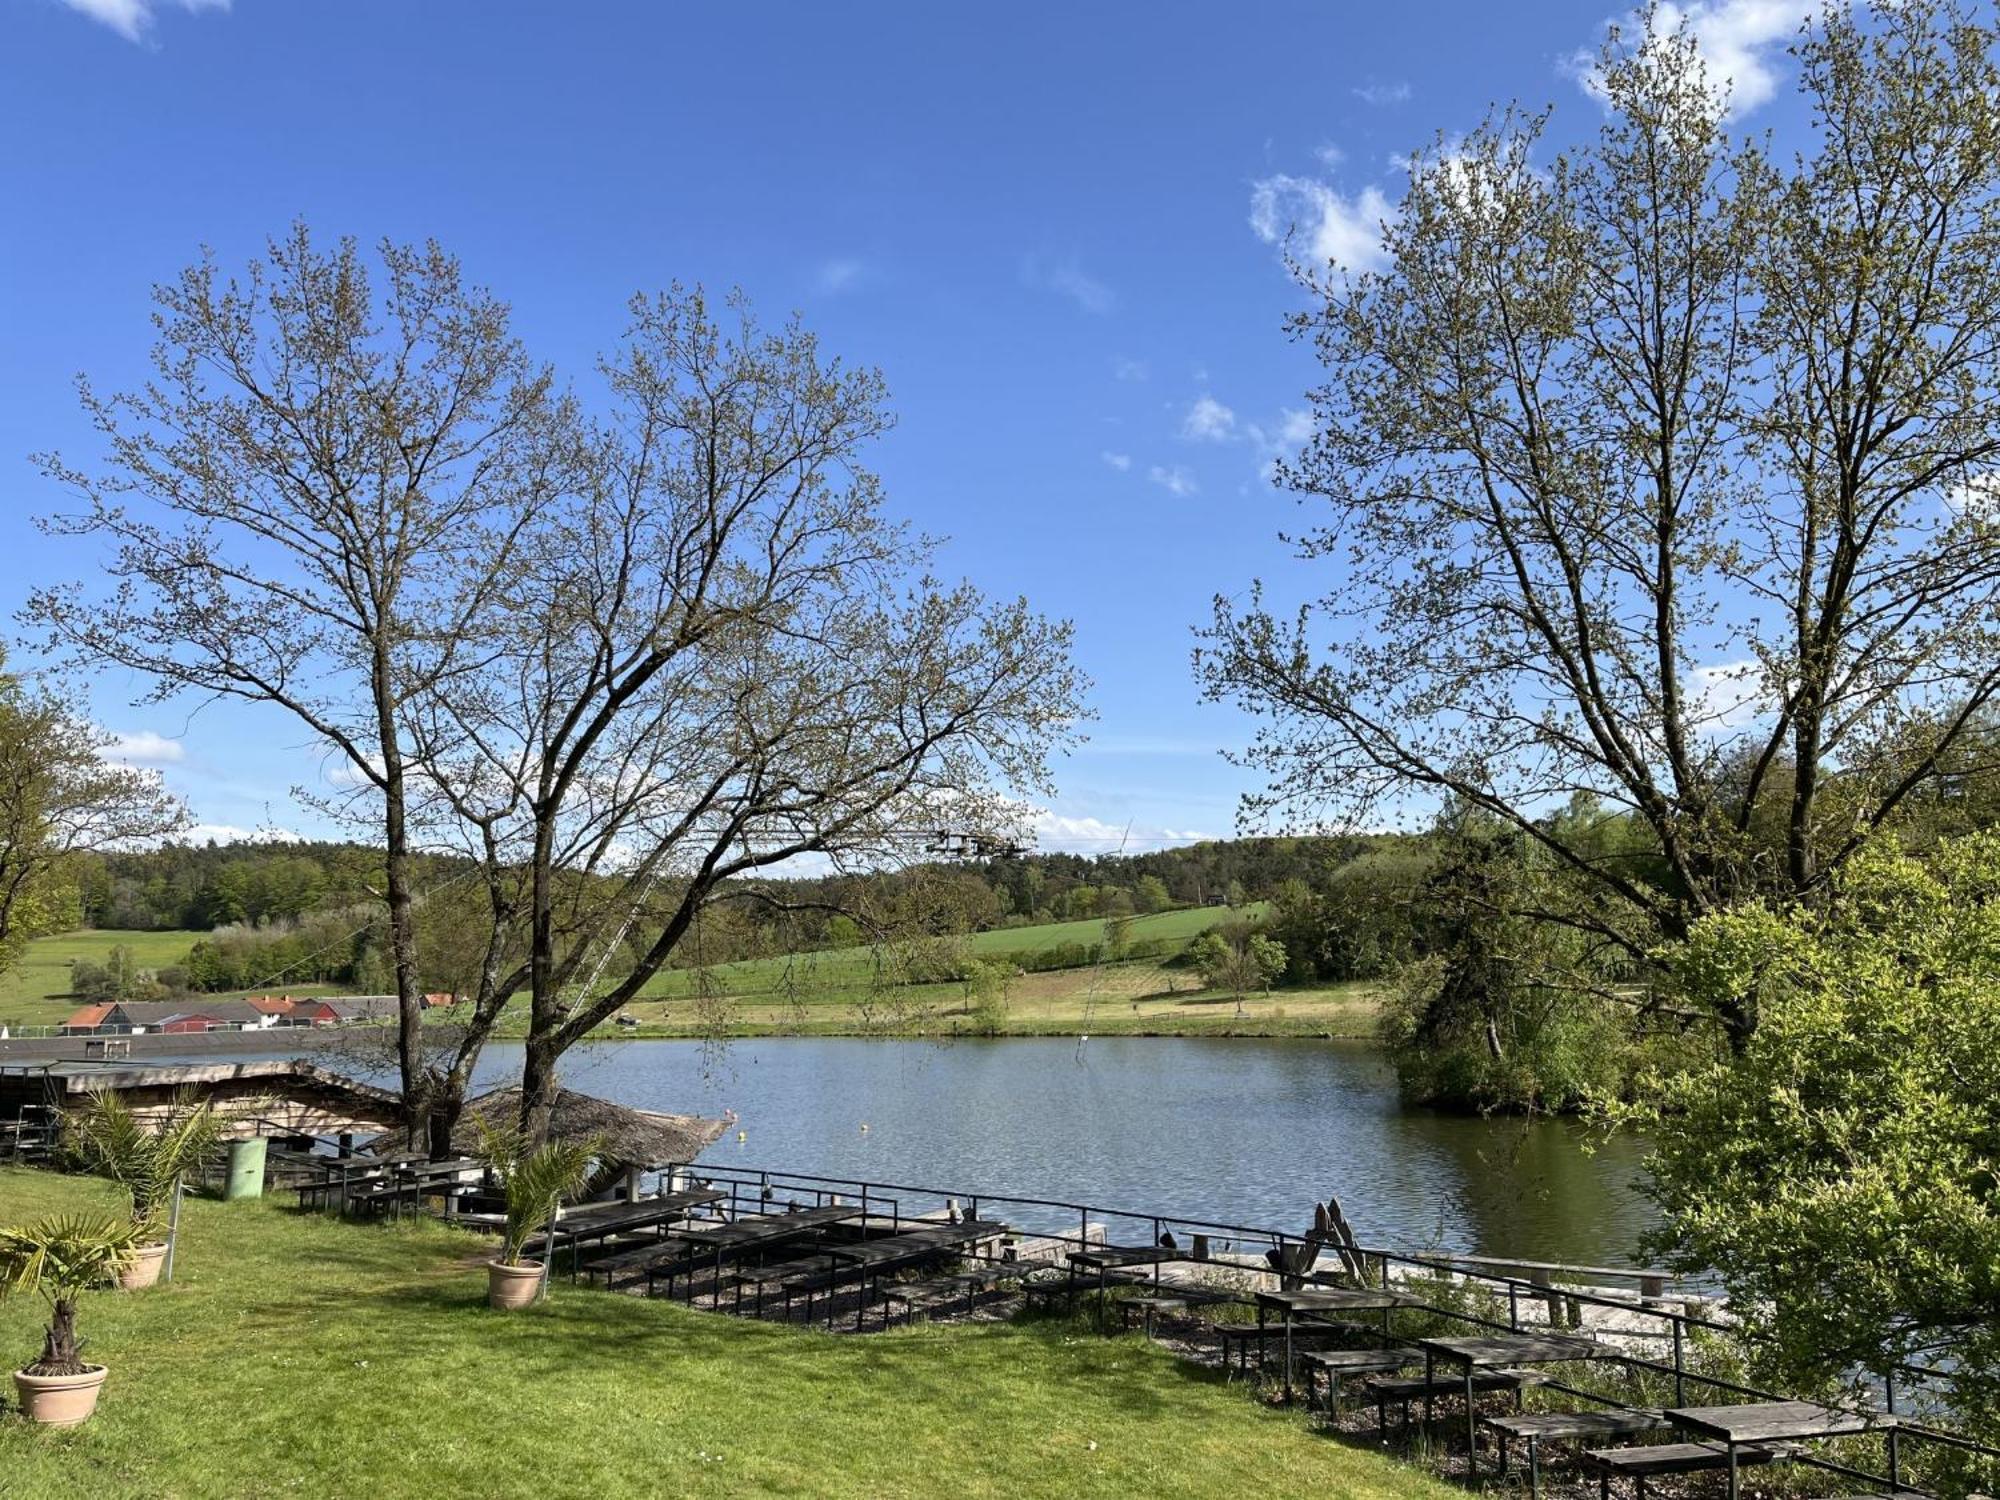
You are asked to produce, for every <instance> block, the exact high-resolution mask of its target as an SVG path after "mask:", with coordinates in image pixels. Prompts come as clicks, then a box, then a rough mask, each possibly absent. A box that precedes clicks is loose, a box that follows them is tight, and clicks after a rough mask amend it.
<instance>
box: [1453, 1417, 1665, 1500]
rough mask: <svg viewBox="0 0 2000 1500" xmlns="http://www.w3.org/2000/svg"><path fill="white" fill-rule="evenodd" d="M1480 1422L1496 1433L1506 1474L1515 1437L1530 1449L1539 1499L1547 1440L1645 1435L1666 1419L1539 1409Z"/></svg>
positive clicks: (1532, 1495)
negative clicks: (1511, 1445)
mask: <svg viewBox="0 0 2000 1500" xmlns="http://www.w3.org/2000/svg"><path fill="white" fill-rule="evenodd" d="M1479 1425H1480V1426H1481V1427H1484V1428H1486V1429H1488V1430H1489V1431H1490V1432H1492V1433H1493V1435H1494V1437H1495V1439H1496V1441H1497V1443H1498V1446H1499V1470H1500V1473H1501V1475H1502V1477H1504V1476H1505V1475H1506V1473H1507V1448H1508V1444H1509V1443H1511V1442H1512V1441H1513V1440H1515V1439H1516V1438H1519V1439H1521V1440H1522V1441H1524V1442H1525V1443H1526V1444H1527V1448H1528V1495H1529V1500H1536V1497H1538V1496H1539V1495H1540V1494H1541V1492H1542V1454H1541V1446H1542V1444H1543V1443H1545V1442H1557V1441H1562V1440H1564V1439H1583V1438H1608V1437H1644V1436H1645V1435H1647V1434H1648V1433H1654V1432H1659V1431H1661V1430H1662V1429H1664V1428H1665V1427H1666V1425H1667V1419H1666V1418H1665V1417H1663V1416H1661V1415H1660V1413H1658V1412H1656V1411H1644V1410H1634V1411H1536V1412H1526V1413H1521V1414H1517V1415H1515V1416H1511V1417H1481V1418H1480V1420H1479Z"/></svg>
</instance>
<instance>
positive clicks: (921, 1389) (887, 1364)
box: [0, 1170, 1456, 1500]
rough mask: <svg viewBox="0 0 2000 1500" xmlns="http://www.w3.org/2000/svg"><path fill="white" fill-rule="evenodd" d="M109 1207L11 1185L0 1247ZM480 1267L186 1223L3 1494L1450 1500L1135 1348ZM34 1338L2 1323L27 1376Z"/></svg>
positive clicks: (3, 1475) (101, 1187)
mask: <svg viewBox="0 0 2000 1500" xmlns="http://www.w3.org/2000/svg"><path fill="white" fill-rule="evenodd" d="M111 1203H112V1194H111V1192H110V1190H109V1188H108V1187H107V1185H106V1184H103V1183H99V1182H96V1181H92V1180H88V1179H78V1178H69V1177H62V1176H57V1175H55V1174H51V1173H40V1172H26V1171H18V1170H0V1222H16V1221H19V1220H21V1219H25V1218H29V1217H32V1216H35V1215H37V1214H40V1213H44V1212H47V1211H50V1210H56V1209H75V1208H81V1207H92V1206H105V1207H109V1206H110V1205H111ZM482 1258H483V1252H482V1250H481V1247H480V1245H479V1243H478V1242H477V1241H474V1240H472V1239H471V1238H469V1237H468V1236H466V1235H464V1234H462V1233H459V1232H455V1231H451V1230H447V1229H444V1228H441V1227H439V1226H436V1225H432V1224H428V1223H425V1224H416V1225H408V1226H403V1227H388V1226H380V1227H378V1226H362V1225H351V1224H343V1223H340V1222H339V1221H337V1220H332V1219H325V1218H319V1217H308V1216H301V1215H298V1214H296V1213H293V1212H292V1211H290V1210H288V1209H285V1208H281V1207H279V1206H278V1205H277V1204H276V1203H275V1202H266V1203H263V1204H255V1203H242V1204H220V1203H211V1202H206V1201H191V1202H190V1203H189V1205H188V1207H187V1211H186V1213H185V1215H184V1218H183V1228H182V1242H181V1249H180V1266H179V1269H178V1272H177V1279H176V1282H175V1284H174V1285H173V1286H172V1287H163V1288H159V1289H157V1290H154V1291H150V1292H140V1293H118V1292H105V1293H100V1294H97V1295H94V1296H92V1297H89V1298H87V1299H85V1302H84V1304H83V1306H82V1308H81V1309H80V1313H79V1324H80V1327H81V1329H82V1331H83V1332H84V1334H85V1335H86V1336H88V1337H90V1339H91V1346H90V1351H89V1352H90V1355H91V1356H92V1357H94V1358H96V1359H99V1360H101V1361H103V1362H104V1363H106V1364H108V1365H109V1366H110V1367H111V1378H110V1381H109V1382H108V1383H107V1385H106V1387H105V1391H104V1396H103V1400H102V1402H101V1403H100V1405H99V1407H98V1414H97V1416H96V1417H95V1418H93V1419H92V1421H91V1422H90V1423H89V1425H87V1426H86V1427H83V1428H81V1429H77V1430H75V1431H74V1432H71V1433H68V1434H58V1433H52V1432H46V1431H39V1430H35V1429H32V1428H30V1427H29V1426H28V1425H27V1424H26V1423H24V1422H21V1421H19V1420H18V1419H16V1418H14V1417H12V1416H11V1415H9V1416H7V1417H5V1418H0V1496H7V1497H10V1500H11V1497H13V1496H17V1495H18V1496H24V1497H25V1496H30V1495H32V1496H36V1497H49V1500H54V1497H62V1496H94V1497H104V1496H189V1497H193V1496H228V1497H236V1496H265V1495H288V1494H298V1495H312V1496H363V1497H367V1500H394V1497H398V1496H406V1495H407V1496H423V1497H430V1496H435V1495H464V1496H524V1497H535V1500H541V1497H548V1496H577V1495H585V1496H593V1497H612V1496H624V1495H633V1496H640V1495H644V1496H653V1495H694V1496H742V1495H795V1496H845V1495H852V1496H869V1497H876V1496H935V1495H940V1494H950V1495H953V1496H967V1497H976V1496H988V1495H991V1496H1002V1495H1047V1496H1062V1497H1070V1496H1106V1497H1111V1496H1119V1497H1122V1496H1131V1495H1145V1496H1151V1497H1164V1496H1179V1495H1185V1496H1203V1497H1210V1496H1215V1495H1253V1494H1315V1495H1337V1496H1341V1497H1344V1500H1374V1497H1384V1500H1387V1497H1405V1500H1446V1497H1447V1496H1449V1495H1452V1494H1455V1493H1456V1492H1455V1491H1451V1490H1448V1489H1447V1488H1445V1487H1444V1486H1443V1485H1441V1484H1439V1483H1437V1482H1435V1481H1433V1480H1431V1479H1430V1478H1428V1477H1426V1476H1425V1475H1423V1474H1422V1473H1420V1472H1419V1471H1417V1470H1415V1469H1411V1468H1408V1467H1404V1466H1402V1465H1399V1464H1397V1463H1395V1462H1394V1461H1392V1460H1391V1459H1389V1458H1388V1457H1386V1456H1385V1455H1382V1454H1378V1453H1375V1452H1371V1451H1367V1450H1363V1449H1357V1448H1351V1447H1348V1446H1345V1445H1344V1444H1342V1443H1340V1442H1337V1441H1334V1440H1332V1439H1329V1438H1326V1437H1323V1436H1320V1435H1317V1434H1315V1433H1314V1432H1312V1431H1311V1430H1310V1429H1309V1428H1308V1427H1307V1425H1306V1423H1305V1421H1304V1420H1303V1418H1302V1417H1300V1416H1298V1415H1295V1414H1291V1413H1286V1412H1282V1411H1277V1410H1273V1409H1270V1408H1267V1407H1264V1406H1261V1405H1259V1404H1258V1403H1257V1402H1256V1401H1255V1400H1253V1399H1252V1398H1251V1397H1250V1396H1249V1395H1247V1394H1246V1393H1245V1392H1244V1390H1243V1389H1242V1388H1241V1387H1226V1386H1224V1385H1222V1384H1221V1383H1220V1382H1219V1380H1217V1379H1214V1378H1212V1377H1209V1376H1206V1375H1203V1374H1200V1373H1197V1372H1194V1371H1191V1370H1189V1369H1188V1368H1186V1367H1184V1366H1182V1365H1180V1364H1178V1363H1177V1362H1175V1361H1174V1360H1172V1359H1171V1358H1170V1357H1168V1356H1167V1355H1166V1354H1164V1353H1163V1352H1161V1351H1160V1350H1158V1349H1157V1348H1155V1347H1153V1346H1151V1345H1150V1344H1148V1343H1146V1342H1145V1341H1144V1340H1142V1339H1141V1338H1139V1337H1138V1336H1136V1335H1127V1336H1123V1337H1119V1338H1102V1337H1098V1336H1096V1335H1093V1334H1089V1333H1086V1332H1084V1331H1083V1330H1082V1329H1081V1328H1080V1327H1079V1326H1077V1325H1073V1324H1070V1323H1068V1322H1065V1321H1053V1322H1033V1323H1021V1324H1005V1325H980V1326H966V1327H950V1326H944V1325H938V1326H919V1327H917V1328H915V1329H910V1330H899V1331H897V1332H894V1333H890V1334H887V1335H870V1336H866V1337H862V1338H854V1337H839V1336H830V1335H827V1334H824V1333H819V1332H808V1331H805V1330H801V1329H793V1328H780V1327H775V1326H770V1325H761V1324H753V1323H749V1322H745V1321H739V1320H736V1319H731V1318H726V1317H721V1316H718V1315H715V1314H704V1313H694V1312H689V1311H687V1310H685V1309H683V1308H680V1307H678V1306H674V1305H671V1304H665V1303H659V1302H643V1301H640V1300H638V1299H635V1298H631V1297H626V1296H623V1295H615V1294H612V1293H606V1292H592V1291H583V1290H573V1289H570V1288H568V1287H566V1286H564V1287H560V1288H559V1289H558V1290H557V1292H556V1294H555V1295H554V1296H553V1298H552V1299H551V1301H550V1302H549V1303H548V1304H547V1305H545V1306H543V1307H541V1308H537V1309H533V1310H531V1311H529V1312H527V1313H517V1314H509V1315H502V1314H497V1313H492V1312H489V1311H488V1310H487V1308H486V1306H485V1302H484V1297H485V1281H486V1278H485V1272H484V1270H483V1269H482V1268H481V1267H480V1265H479V1261H480V1260H481V1259H482ZM40 1314H41V1308H40V1306H39V1304H31V1303H28V1302H25V1301H22V1300H20V1299H18V1298H17V1299H15V1300H13V1301H11V1302H8V1303H6V1304H0V1349H4V1351H5V1353H6V1354H7V1355H8V1356H10V1358H9V1359H8V1361H7V1363H8V1364H9V1365H12V1364H16V1363H19V1362H22V1361H24V1360H25V1359H27V1358H29V1357H31V1356H32V1354H33V1351H34V1348H35V1346H36V1343H37V1340H38V1334H37V1332H36V1330H37V1328H38V1327H39V1322H40ZM14 1356H18V1359H17V1358H14ZM8 1394H9V1396H11V1391H10V1392H9V1393H8Z"/></svg>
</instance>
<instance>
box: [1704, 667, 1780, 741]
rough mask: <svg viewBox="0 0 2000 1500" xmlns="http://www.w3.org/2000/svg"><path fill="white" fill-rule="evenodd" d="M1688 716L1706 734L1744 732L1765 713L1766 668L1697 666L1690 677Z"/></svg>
mask: <svg viewBox="0 0 2000 1500" xmlns="http://www.w3.org/2000/svg"><path fill="white" fill-rule="evenodd" d="M1687 695H1688V716H1689V718H1690V720H1691V721H1692V722H1693V723H1694V725H1695V727H1696V728H1697V729H1699V730H1701V731H1702V732H1703V733H1709V734H1713V733H1716V732H1718V731H1721V730H1725V729H1740V728H1741V727H1742V726H1743V725H1745V724H1748V723H1749V722H1750V721H1751V720H1753V719H1755V718H1756V717H1757V716H1758V715H1759V714H1761V713H1762V712H1764V709H1765V707H1766V699H1765V692H1764V669H1763V668H1762V667H1761V666H1760V665H1759V664H1758V663H1756V662H1754V661H1727V662H1721V663H1718V664H1717V665H1715V666H1712V667H1696V668H1695V669H1694V670H1693V671H1692V672H1690V673H1689V674H1688V681H1687Z"/></svg>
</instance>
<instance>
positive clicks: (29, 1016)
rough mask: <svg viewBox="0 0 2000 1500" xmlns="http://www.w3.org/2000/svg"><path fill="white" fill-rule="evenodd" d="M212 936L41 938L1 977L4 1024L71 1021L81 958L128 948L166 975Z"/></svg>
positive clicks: (318, 988) (301, 987)
mask: <svg viewBox="0 0 2000 1500" xmlns="http://www.w3.org/2000/svg"><path fill="white" fill-rule="evenodd" d="M207 936H208V934H207V933H205V932H188V931H175V930H168V931H165V932H140V931H122V930H120V929H117V928H103V929H93V928H84V929H80V930H79V931H76V932H63V933H57V934H56V935H55V936H53V937H43V938H35V939H33V940H32V941H31V942H29V943H28V945H27V947H26V948H25V949H24V950H23V952H22V954H21V957H20V960H19V961H18V962H16V963H15V964H14V965H13V967H11V968H9V969H7V970H5V971H4V972H0V1021H11V1022H18V1023H21V1024H23V1025H33V1026H54V1025H59V1024H60V1023H61V1022H63V1021H64V1020H66V1019H68V1017H69V1016H70V1014H71V1013H72V1012H73V1011H75V1010H76V1008H77V1007H78V1006H79V1005H82V1004H83V1003H84V1002H83V1001H82V1000H80V999H78V998H77V997H76V996H75V995H73V994H71V993H70V987H69V966H70V965H71V964H72V963H73V962H75V961H76V960H77V959H79V958H87V959H90V960H91V961H92V962H94V963H103V962H104V961H105V959H106V958H107V957H109V956H110V953H111V950H112V949H113V948H116V947H118V946H120V945H121V944H122V945H123V946H125V947H127V948H130V949H131V950H132V953H133V956H134V958H136V959H137V961H138V965H139V967H140V968H142V969H161V968H165V967H167V966H168V965H170V964H177V963H180V962H181V961H182V960H183V959H185V958H186V957H187V955H188V949H190V948H192V947H193V946H194V945H195V943H196V942H197V941H199V940H200V939H202V938H205V937H207ZM342 988H343V986H340V985H330V984H284V983H282V982H280V983H279V984H275V985H266V986H264V987H263V988H262V989H257V990H229V991H226V992H224V993H221V994H217V995H214V996H211V997H210V998H211V999H216V1000H222V999H232V998H239V997H241V996H244V995H262V994H268V993H271V992H273V991H282V992H283V993H285V994H289V995H330V994H334V993H336V992H337V991H339V990H340V989H342ZM347 988H351V986H348V987H347Z"/></svg>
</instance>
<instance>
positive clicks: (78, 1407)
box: [14, 1365, 106, 1427]
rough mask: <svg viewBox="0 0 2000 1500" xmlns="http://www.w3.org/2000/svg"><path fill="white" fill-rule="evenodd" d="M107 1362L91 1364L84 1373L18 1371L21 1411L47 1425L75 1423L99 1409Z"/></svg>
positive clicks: (16, 1382) (16, 1384) (15, 1385)
mask: <svg viewBox="0 0 2000 1500" xmlns="http://www.w3.org/2000/svg"><path fill="white" fill-rule="evenodd" d="M105 1373H106V1372H105V1369H104V1366H103V1365H91V1366H90V1367H89V1368H88V1369H86V1370H85V1371H84V1372H83V1373H82V1374H81V1375H30V1374H29V1373H28V1372H27V1371H26V1370H16V1371H15V1372H14V1392H15V1394H16V1395H18V1396H19V1397H20V1398H21V1415H22V1416H24V1417H26V1418H27V1419H28V1420H29V1421H30V1422H40V1423H41V1424H42V1425H43V1426H44V1427H75V1426H77V1425H78V1424H79V1423H81V1422H86V1421H88V1420H89V1419H90V1414H91V1413H92V1412H94V1411H96V1410H97V1393H98V1391H99V1390H100V1389H102V1388H103V1385H104V1376H105Z"/></svg>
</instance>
